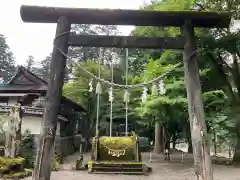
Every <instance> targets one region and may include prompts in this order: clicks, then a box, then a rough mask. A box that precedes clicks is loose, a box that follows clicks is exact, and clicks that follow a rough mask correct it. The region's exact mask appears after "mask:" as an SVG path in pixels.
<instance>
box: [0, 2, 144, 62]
mask: <svg viewBox="0 0 240 180" xmlns="http://www.w3.org/2000/svg"><path fill="white" fill-rule="evenodd" d="M144 2H148V0H145V1H144V0H4V2H3V3H1V6H0V22H1V25H0V34H3V35H4V36H5V37H6V38H7V43H8V45H9V46H10V48H11V50H12V52H13V53H14V56H15V58H16V62H17V63H18V64H23V63H24V62H25V61H26V59H27V57H28V55H32V56H34V58H35V60H37V61H38V60H42V59H43V58H45V57H46V56H47V55H49V53H50V52H51V51H52V43H53V38H54V34H55V28H56V24H35V23H24V22H22V20H21V17H20V6H21V5H39V6H56V7H78V8H112V9H137V8H138V7H139V6H140V5H142V4H143V3H144ZM131 29H132V27H127V26H125V27H123V26H122V27H120V28H119V30H120V31H121V32H122V33H123V34H128V33H129V32H130V31H131Z"/></svg>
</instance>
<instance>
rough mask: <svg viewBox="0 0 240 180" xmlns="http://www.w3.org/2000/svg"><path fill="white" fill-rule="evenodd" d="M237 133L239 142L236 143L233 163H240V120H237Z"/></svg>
mask: <svg viewBox="0 0 240 180" xmlns="http://www.w3.org/2000/svg"><path fill="white" fill-rule="evenodd" d="M236 134H237V144H236V147H235V152H234V156H233V163H234V164H236V165H240V120H238V122H237V126H236Z"/></svg>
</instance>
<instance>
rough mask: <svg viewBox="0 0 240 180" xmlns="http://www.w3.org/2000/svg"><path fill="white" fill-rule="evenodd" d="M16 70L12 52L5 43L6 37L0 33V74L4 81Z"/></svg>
mask: <svg viewBox="0 0 240 180" xmlns="http://www.w3.org/2000/svg"><path fill="white" fill-rule="evenodd" d="M15 71H16V68H15V60H14V57H13V53H12V51H11V50H10V48H9V46H8V45H7V42H6V38H5V37H4V35H2V34H0V76H1V77H2V78H3V80H4V81H8V80H10V78H11V77H12V76H13V75H14V73H15Z"/></svg>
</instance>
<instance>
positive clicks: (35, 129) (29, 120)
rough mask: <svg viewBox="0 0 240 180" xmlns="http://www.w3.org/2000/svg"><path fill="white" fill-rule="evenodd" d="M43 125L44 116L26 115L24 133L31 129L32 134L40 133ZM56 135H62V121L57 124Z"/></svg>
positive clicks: (23, 125) (23, 121)
mask: <svg viewBox="0 0 240 180" xmlns="http://www.w3.org/2000/svg"><path fill="white" fill-rule="evenodd" d="M41 126H42V117H36V116H24V117H23V119H22V133H24V132H25V131H26V130H30V131H31V133H32V134H36V135H37V134H40V131H41ZM56 135H60V123H58V124H57V132H56Z"/></svg>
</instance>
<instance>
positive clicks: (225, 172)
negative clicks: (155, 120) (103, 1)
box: [26, 154, 240, 180]
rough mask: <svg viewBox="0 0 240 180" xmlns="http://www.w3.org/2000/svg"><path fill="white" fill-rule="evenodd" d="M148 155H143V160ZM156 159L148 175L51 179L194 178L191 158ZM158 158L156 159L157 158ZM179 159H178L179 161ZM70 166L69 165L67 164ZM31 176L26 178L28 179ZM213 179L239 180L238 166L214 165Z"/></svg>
mask: <svg viewBox="0 0 240 180" xmlns="http://www.w3.org/2000/svg"><path fill="white" fill-rule="evenodd" d="M148 157H149V155H146V154H145V155H144V158H145V160H146V159H148ZM74 159H75V160H76V156H75V157H74V156H73V157H70V158H69V160H68V163H69V162H70V161H72V160H74ZM154 159H155V160H156V161H154V162H152V163H149V164H148V165H149V166H151V167H152V168H153V172H152V173H151V174H150V175H149V176H136V175H113V174H112V175H110V174H88V172H87V171H70V170H69V171H58V172H52V176H51V179H52V180H81V179H82V180H196V177H194V173H193V172H194V170H193V165H192V161H191V159H190V160H189V159H188V158H186V160H185V163H184V164H182V163H181V156H179V157H178V159H177V158H175V159H174V160H173V162H169V163H167V162H163V161H162V158H160V159H159V157H157V158H156V157H155V158H154ZM157 159H158V160H157ZM179 160H180V161H179ZM67 166H69V165H66V167H67ZM69 167H70V166H69ZM30 179H31V178H26V180H30ZM214 180H240V168H234V167H231V166H228V167H227V166H214Z"/></svg>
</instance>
